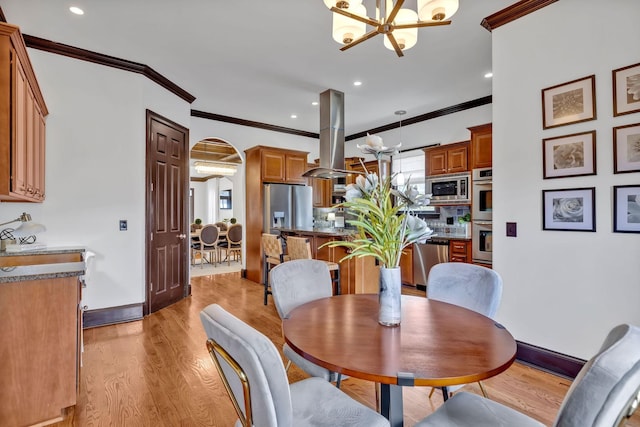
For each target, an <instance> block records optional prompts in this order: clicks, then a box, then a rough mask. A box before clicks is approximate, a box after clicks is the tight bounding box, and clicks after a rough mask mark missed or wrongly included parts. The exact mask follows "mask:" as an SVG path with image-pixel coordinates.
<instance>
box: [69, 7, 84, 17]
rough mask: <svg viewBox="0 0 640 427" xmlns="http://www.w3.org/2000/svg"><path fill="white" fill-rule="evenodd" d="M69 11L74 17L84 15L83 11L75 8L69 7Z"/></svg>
mask: <svg viewBox="0 0 640 427" xmlns="http://www.w3.org/2000/svg"><path fill="white" fill-rule="evenodd" d="M69 10H70V11H71V13H75V14H76V15H84V10H82V9H80V8H79V7H77V6H71V7H70V8H69Z"/></svg>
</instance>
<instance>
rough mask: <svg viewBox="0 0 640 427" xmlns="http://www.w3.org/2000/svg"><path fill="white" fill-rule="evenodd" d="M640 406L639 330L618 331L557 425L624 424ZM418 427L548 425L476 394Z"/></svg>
mask: <svg viewBox="0 0 640 427" xmlns="http://www.w3.org/2000/svg"><path fill="white" fill-rule="evenodd" d="M639 403H640V328H638V327H637V326H632V325H628V324H624V325H619V326H616V327H615V328H613V329H612V330H611V331H610V332H609V334H608V335H607V337H606V339H605V340H604V343H603V344H602V346H601V348H600V351H598V353H597V354H596V355H595V356H593V357H592V358H591V359H590V360H589V361H588V362H587V363H586V364H585V365H584V366H583V367H582V369H581V370H580V372H579V373H578V375H577V376H576V378H575V380H574V381H573V383H572V384H571V387H570V388H569V391H568V392H567V395H566V396H565V398H564V401H563V402H562V405H561V406H560V411H559V412H558V415H557V416H556V419H555V422H554V423H553V426H554V427H614V426H620V425H623V423H624V421H625V420H626V419H627V418H629V417H631V415H632V414H633V412H634V411H635V409H636V408H637V407H638V404H639ZM416 426H417V427H450V426H456V427H495V426H518V427H544V424H542V423H540V422H538V421H537V420H534V419H533V418H530V417H528V416H527V415H525V414H522V413H520V412H518V411H516V410H514V409H511V408H509V407H507V406H504V405H502V404H500V403H497V402H494V401H492V400H489V399H485V398H483V397H481V396H478V395H477V394H472V393H466V392H460V393H456V394H455V395H454V396H453V397H452V398H451V399H449V400H447V401H446V402H445V403H444V404H443V405H442V406H440V407H439V408H438V409H437V410H436V411H435V412H434V413H433V414H431V415H429V416H428V417H426V418H425V419H423V420H422V421H420V422H419V423H418V424H416Z"/></svg>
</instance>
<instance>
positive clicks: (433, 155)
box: [424, 141, 469, 175]
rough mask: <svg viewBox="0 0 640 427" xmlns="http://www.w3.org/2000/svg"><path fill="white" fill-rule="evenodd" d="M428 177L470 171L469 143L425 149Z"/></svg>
mask: <svg viewBox="0 0 640 427" xmlns="http://www.w3.org/2000/svg"><path fill="white" fill-rule="evenodd" d="M424 153H425V168H426V174H427V175H443V174H448V173H458V172H466V171H468V170H469V141H464V142H456V143H454V144H447V145H440V146H438V147H432V148H425V149H424Z"/></svg>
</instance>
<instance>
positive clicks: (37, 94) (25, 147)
mask: <svg viewBox="0 0 640 427" xmlns="http://www.w3.org/2000/svg"><path fill="white" fill-rule="evenodd" d="M0 86H1V87H2V90H1V91H0V134H1V135H2V137H1V138H0V201H13V202H42V201H43V200H44V198H45V180H44V176H45V174H44V167H45V157H44V156H45V133H46V132H45V131H46V126H45V117H46V116H47V115H48V114H49V112H48V110H47V106H46V104H45V102H44V98H43V97H42V93H41V91H40V87H39V86H38V82H37V80H36V77H35V74H34V72H33V68H32V66H31V62H30V60H29V57H28V55H27V51H26V48H25V45H24V41H23V39H22V35H21V34H20V30H19V29H18V27H16V26H14V25H11V24H4V23H0Z"/></svg>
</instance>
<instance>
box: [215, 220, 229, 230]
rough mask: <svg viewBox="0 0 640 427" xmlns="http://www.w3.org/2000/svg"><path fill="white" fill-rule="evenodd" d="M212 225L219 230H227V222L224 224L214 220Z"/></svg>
mask: <svg viewBox="0 0 640 427" xmlns="http://www.w3.org/2000/svg"><path fill="white" fill-rule="evenodd" d="M213 225H215V226H216V227H218V230H220V231H227V224H225V223H224V222H216V223H214V224H213Z"/></svg>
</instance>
